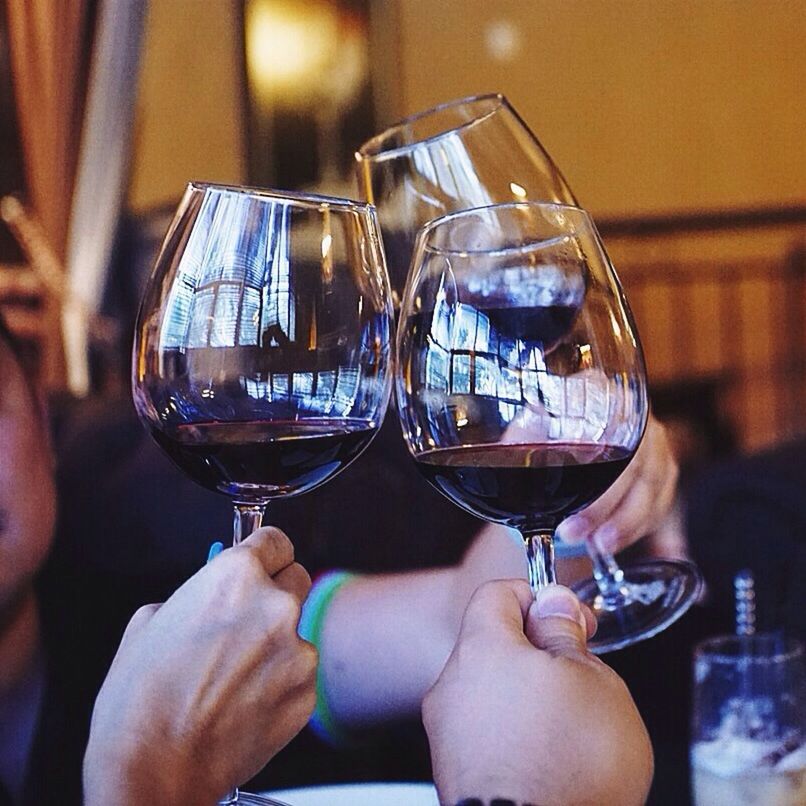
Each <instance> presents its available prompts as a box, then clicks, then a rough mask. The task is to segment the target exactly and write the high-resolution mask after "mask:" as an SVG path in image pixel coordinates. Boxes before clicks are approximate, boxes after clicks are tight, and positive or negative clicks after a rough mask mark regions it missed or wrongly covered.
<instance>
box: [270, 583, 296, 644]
mask: <svg viewBox="0 0 806 806" xmlns="http://www.w3.org/2000/svg"><path fill="white" fill-rule="evenodd" d="M269 610H270V613H271V615H272V616H273V617H274V618H275V619H276V621H277V622H278V623H279V625H282V627H284V628H289V629H291V630H292V631H293V632H294V633H296V629H297V623H298V622H299V616H300V611H301V607H300V603H299V601H298V600H297V598H296V597H295V596H294V595H293V594H291V593H288V591H284V590H276V589H275V590H273V591H272V592H271V595H270V597H269Z"/></svg>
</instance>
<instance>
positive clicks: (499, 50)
mask: <svg viewBox="0 0 806 806" xmlns="http://www.w3.org/2000/svg"><path fill="white" fill-rule="evenodd" d="M484 44H485V45H486V47H487V52H488V53H489V54H490V56H492V58H493V59H495V60H496V61H499V62H512V61H514V60H515V59H516V58H517V57H518V55H519V54H520V51H521V33H520V31H519V30H518V27H517V26H516V25H515V24H514V23H512V22H510V21H509V20H496V21H495V22H491V23H490V24H489V25H488V26H487V29H486V30H485V32H484Z"/></svg>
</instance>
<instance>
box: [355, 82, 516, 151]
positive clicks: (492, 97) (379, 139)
mask: <svg viewBox="0 0 806 806" xmlns="http://www.w3.org/2000/svg"><path fill="white" fill-rule="evenodd" d="M480 101H494V102H495V104H494V106H493V107H492V108H490V109H489V110H487V111H486V112H484V113H481V114H479V115H477V116H476V117H474V118H471V119H470V120H465V121H463V122H462V123H459V124H457V125H456V126H451V128H449V129H445V130H444V131H441V132H437V133H436V134H432V135H430V136H429V137H423V138H422V139H421V140H416V141H415V142H413V143H405V144H403V145H400V146H396V147H395V148H389V149H383V148H382V144H383V142H384V141H385V140H387V139H388V138H389V137H390V136H391V135H392V134H393V133H394V132H396V131H398V130H399V129H401V128H403V127H404V126H407V125H409V124H411V123H414V122H415V121H418V120H422V119H423V118H426V117H429V116H430V115H433V114H435V113H437V112H442V111H443V110H445V109H451V108H453V107H455V106H462V105H463V104H465V105H467V104H473V103H478V102H480ZM509 105H510V104H509V101H508V100H507V99H506V96H505V95H504V94H503V93H500V92H487V93H481V94H479V95H466V96H465V97H464V98H455V99H453V100H452V101H445V102H444V103H441V104H437V105H436V106H432V107H429V108H428V109H425V110H423V111H422V112H416V113H415V114H413V115H408V116H407V117H404V118H401V119H400V120H398V121H397V122H396V123H393V124H392V125H391V126H387V127H386V128H385V129H384V130H383V131H382V132H379V133H378V134H376V135H373V136H372V137H370V138H369V140H366V141H365V142H364V143H363V144H362V145H361V146H360V148H359V149H358V150H357V151H356V152H355V158H356V160H357V161H358V162H363V161H365V160H374V161H376V162H381V161H383V160H387V159H393V158H395V157H399V156H400V155H401V154H405V153H406V152H407V151H410V150H411V149H412V148H415V147H419V146H427V145H430V144H431V143H435V142H438V141H439V140H441V139H442V138H443V137H447V136H448V135H449V134H453V133H454V132H458V131H463V130H464V129H469V128H471V127H472V126H475V125H476V124H478V123H481V122H482V121H484V120H486V119H487V118H489V117H490V116H491V115H494V114H495V113H496V112H497V111H498V110H499V109H501V108H502V107H505V106H506V107H508V106H509Z"/></svg>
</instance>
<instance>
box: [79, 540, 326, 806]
mask: <svg viewBox="0 0 806 806" xmlns="http://www.w3.org/2000/svg"><path fill="white" fill-rule="evenodd" d="M309 587H310V579H309V578H308V575H307V573H306V572H305V570H304V569H303V568H302V567H301V566H300V565H298V564H296V563H294V559H293V548H292V546H291V544H290V542H289V541H288V539H287V538H286V537H285V535H283V533H282V532H280V531H279V530H277V529H260V530H258V531H257V532H255V533H254V534H253V535H251V536H250V537H249V538H248V539H247V540H245V541H244V542H243V543H242V544H241V545H240V546H237V547H235V548H233V549H229V550H227V551H225V552H223V554H222V555H221V556H219V557H217V558H216V559H215V560H214V561H213V562H212V563H210V564H208V565H207V566H206V567H205V568H203V569H202V570H201V571H199V572H198V573H197V574H195V575H194V576H193V577H192V578H191V579H189V580H188V581H187V582H186V583H185V584H184V585H183V586H182V587H181V588H179V590H177V591H176V593H174V595H173V596H171V597H170V599H168V601H167V602H165V604H163V605H150V606H148V607H145V608H141V609H140V610H139V611H138V612H137V613H136V614H135V616H134V618H133V619H132V621H131V622H130V624H129V626H128V628H127V630H126V633H125V634H124V636H123V640H122V641H121V645H120V648H119V650H118V653H117V655H116V656H115V659H114V661H113V663H112V666H111V668H110V670H109V674H108V675H107V678H106V680H105V681H104V684H103V686H102V688H101V691H100V693H99V695H98V698H97V700H96V703H95V709H94V712H93V717H92V726H91V730H90V739H89V744H88V747H87V753H86V756H85V761H84V786H85V804H86V806H101V804H103V806H130V805H131V806H134V804H142V803H150V804H153V805H154V806H163V805H164V806H168V804H174V803H194V804H199V805H200V806H202V805H203V804H213V803H215V802H216V800H217V798H218V797H220V796H222V795H224V794H225V793H226V792H227V791H228V790H229V789H230V788H231V787H233V786H235V785H237V784H239V783H241V782H242V781H244V780H246V779H248V778H249V777H251V776H252V775H254V774H255V773H256V772H257V771H258V770H259V769H260V768H261V767H262V766H263V765H264V764H265V763H266V761H268V759H269V758H270V757H271V756H273V755H274V754H275V753H276V752H278V751H279V750H280V749H281V748H282V747H283V746H284V745H285V744H286V743H287V742H288V741H289V740H290V739H291V738H292V737H293V736H294V735H295V734H296V733H297V732H298V731H299V730H300V729H301V728H302V727H303V726H304V724H305V723H306V721H307V720H308V718H309V716H310V714H311V712H312V710H313V705H314V697H315V695H314V675H315V667H316V652H315V650H314V649H313V647H312V646H311V645H310V644H307V643H306V642H303V641H301V640H300V639H299V637H298V636H297V633H296V628H297V622H298V619H299V609H300V604H301V602H302V600H303V599H304V597H305V595H306V594H307V591H308V588H309Z"/></svg>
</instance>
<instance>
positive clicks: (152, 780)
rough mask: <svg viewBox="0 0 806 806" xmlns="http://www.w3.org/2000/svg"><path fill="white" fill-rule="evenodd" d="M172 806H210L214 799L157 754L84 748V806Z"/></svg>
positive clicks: (178, 765)
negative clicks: (188, 805)
mask: <svg viewBox="0 0 806 806" xmlns="http://www.w3.org/2000/svg"><path fill="white" fill-rule="evenodd" d="M143 803H148V804H149V805H150V806H172V804H177V803H194V804H199V806H213V804H215V803H216V798H215V797H214V796H211V795H210V793H209V790H207V789H206V788H205V785H204V783H203V782H201V781H200V779H199V775H198V770H197V771H196V773H195V774H191V773H189V772H185V768H184V765H182V764H181V763H179V762H178V761H176V760H170V759H168V758H166V756H165V755H163V754H160V753H159V752H158V751H157V752H156V753H155V754H154V755H153V756H152V755H151V754H150V753H149V752H143V748H142V747H140V748H135V750H134V752H132V753H129V752H126V751H123V750H117V751H115V750H112V751H108V750H107V751H104V752H102V753H100V754H98V753H95V752H94V751H93V749H92V747H90V748H88V750H87V756H86V758H85V760H84V806H141V804H143Z"/></svg>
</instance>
